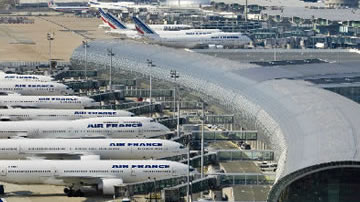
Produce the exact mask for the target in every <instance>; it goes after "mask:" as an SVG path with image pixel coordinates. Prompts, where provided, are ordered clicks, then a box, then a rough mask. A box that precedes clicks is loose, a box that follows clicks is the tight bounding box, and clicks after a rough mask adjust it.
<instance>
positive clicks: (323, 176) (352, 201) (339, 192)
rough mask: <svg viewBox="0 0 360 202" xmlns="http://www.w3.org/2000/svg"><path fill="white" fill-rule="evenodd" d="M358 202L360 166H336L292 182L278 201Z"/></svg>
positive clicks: (359, 198) (359, 197)
mask: <svg viewBox="0 0 360 202" xmlns="http://www.w3.org/2000/svg"><path fill="white" fill-rule="evenodd" d="M345 201H346V202H358V201H360V168H335V169H329V170H325V171H320V172H316V173H313V174H310V175H307V176H305V177H302V178H301V179H298V180H296V181H295V182H293V183H291V184H290V185H289V186H287V188H285V189H284V190H283V192H282V193H281V195H280V198H279V200H278V202H345Z"/></svg>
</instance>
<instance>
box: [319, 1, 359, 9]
mask: <svg viewBox="0 0 360 202" xmlns="http://www.w3.org/2000/svg"><path fill="white" fill-rule="evenodd" d="M325 5H326V6H327V7H329V8H343V7H349V8H357V7H359V0H325Z"/></svg>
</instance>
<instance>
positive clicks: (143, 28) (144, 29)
mask: <svg viewBox="0 0 360 202" xmlns="http://www.w3.org/2000/svg"><path fill="white" fill-rule="evenodd" d="M133 20H134V23H135V28H136V31H138V32H139V33H140V34H142V35H144V34H146V35H158V34H157V33H156V32H155V31H154V30H152V29H151V28H150V27H149V26H148V25H147V24H145V23H144V22H143V21H142V20H140V19H139V18H137V17H133Z"/></svg>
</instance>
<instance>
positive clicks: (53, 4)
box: [48, 0, 56, 8]
mask: <svg viewBox="0 0 360 202" xmlns="http://www.w3.org/2000/svg"><path fill="white" fill-rule="evenodd" d="M48 6H49V8H53V7H55V6H56V4H55V2H54V1H53V0H51V1H49V2H48Z"/></svg>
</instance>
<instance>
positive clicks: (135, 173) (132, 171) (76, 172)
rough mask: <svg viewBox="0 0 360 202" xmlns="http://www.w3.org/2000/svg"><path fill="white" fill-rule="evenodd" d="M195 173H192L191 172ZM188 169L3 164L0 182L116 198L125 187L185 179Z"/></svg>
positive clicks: (102, 163)
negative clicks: (86, 188) (117, 191)
mask: <svg viewBox="0 0 360 202" xmlns="http://www.w3.org/2000/svg"><path fill="white" fill-rule="evenodd" d="M190 171H191V172H192V171H193V169H191V168H190ZM187 172H188V166H187V165H185V164H182V163H178V162H172V161H163V160H132V161H129V160H117V161H113V160H89V161H83V160H1V161H0V181H2V182H9V183H17V184H52V185H64V186H67V188H65V189H64V192H65V193H66V194H67V195H68V196H84V193H83V191H82V190H83V187H84V186H92V187H94V188H96V189H97V190H101V191H102V194H104V195H114V194H115V187H116V186H118V185H122V184H124V183H134V182H142V181H148V180H149V179H156V180H160V179H164V178H170V177H179V176H186V174H187Z"/></svg>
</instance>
